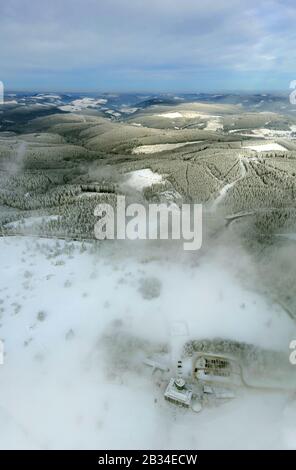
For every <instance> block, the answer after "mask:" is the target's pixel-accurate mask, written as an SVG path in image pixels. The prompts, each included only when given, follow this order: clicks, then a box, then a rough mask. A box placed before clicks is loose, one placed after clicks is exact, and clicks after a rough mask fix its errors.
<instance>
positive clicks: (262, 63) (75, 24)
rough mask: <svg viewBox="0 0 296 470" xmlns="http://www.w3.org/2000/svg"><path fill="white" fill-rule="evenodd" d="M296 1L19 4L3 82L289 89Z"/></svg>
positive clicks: (2, 55)
mask: <svg viewBox="0 0 296 470" xmlns="http://www.w3.org/2000/svg"><path fill="white" fill-rule="evenodd" d="M295 20H296V8H295V5H293V2H292V1H290V0H285V1H283V0H268V1H266V2H264V5H263V4H260V3H258V2H257V1H254V0H249V1H247V0H227V1H226V0H219V1H218V0H209V1H208V2H206V3H205V2H201V1H196V0H183V1H182V2H180V1H179V0H162V1H161V2H159V1H157V0H51V1H50V2H49V1H48V0H38V1H37V0H10V1H9V2H8V3H7V2H6V3H4V2H3V3H2V4H1V5H0V40H1V45H2V47H1V48H0V59H1V77H0V78H1V79H2V80H3V81H5V82H6V83H7V84H8V86H10V87H16V88H19V89H25V88H26V87H27V88H28V87H29V88H32V87H33V88H34V87H39V88H45V89H46V88H48V89H53V88H56V89H57V88H58V89H69V90H70V89H77V90H83V89H93V90H97V89H117V90H127V89H130V90H134V89H147V90H148V89H159V90H161V89H167V90H170V89H178V90H184V91H186V90H200V89H202V90H203V89H204V90H206V89H209V90H211V89H216V90H219V89H221V90H222V89H227V88H237V89H238V88H261V89H265V88H267V89H268V88H269V89H270V88H282V87H284V91H286V89H287V88H288V82H289V81H290V80H292V79H293V78H295V77H293V70H295V65H296V59H295V54H294V45H295V35H296V33H295V27H294V25H295Z"/></svg>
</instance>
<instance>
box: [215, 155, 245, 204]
mask: <svg viewBox="0 0 296 470" xmlns="http://www.w3.org/2000/svg"><path fill="white" fill-rule="evenodd" d="M244 162H245V159H244V157H239V160H238V163H239V165H240V169H241V176H240V177H239V178H238V179H236V180H235V181H232V183H227V184H225V186H223V188H222V189H221V190H220V192H219V195H218V196H217V198H216V199H215V200H214V201H213V203H212V205H211V207H210V212H215V211H216V209H217V207H218V206H219V205H220V204H221V202H222V201H223V200H224V199H225V196H226V194H227V193H228V191H229V190H230V189H231V188H233V186H234V185H235V184H237V183H238V182H239V181H241V180H242V179H243V178H244V177H245V175H246V173H247V170H246V167H245V165H244Z"/></svg>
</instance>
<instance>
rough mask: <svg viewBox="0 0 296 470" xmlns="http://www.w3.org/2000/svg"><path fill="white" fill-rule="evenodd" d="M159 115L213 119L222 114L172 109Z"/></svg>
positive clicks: (168, 117) (174, 117)
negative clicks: (215, 114)
mask: <svg viewBox="0 0 296 470" xmlns="http://www.w3.org/2000/svg"><path fill="white" fill-rule="evenodd" d="M156 116H157V117H163V118H167V119H178V118H185V119H194V118H201V119H212V118H219V117H220V116H214V115H212V114H205V113H200V112H197V111H182V112H179V111H172V112H169V113H161V114H156Z"/></svg>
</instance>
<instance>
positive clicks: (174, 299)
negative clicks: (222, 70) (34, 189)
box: [0, 237, 296, 449]
mask: <svg viewBox="0 0 296 470" xmlns="http://www.w3.org/2000/svg"><path fill="white" fill-rule="evenodd" d="M0 249H1V253H2V255H1V275H0V278H1V287H0V302H1V309H0V310H1V328H0V338H1V339H3V340H4V346H5V348H4V349H5V361H4V365H3V366H1V405H0V420H1V423H2V425H1V431H0V436H1V439H0V442H1V447H2V448H15V447H18V448H34V449H40V448H42V449H53V448H109V449H111V448H118V447H120V448H145V449H146V448H147V449H148V448H156V447H157V448H159V449H170V448H172V449H173V448H176V447H178V448H184V449H185V448H198V449H203V448H211V447H213V446H214V447H215V448H225V447H231V448H241V447H242V446H243V447H245V446H246V445H247V447H248V448H286V447H288V448H289V447H290V446H292V447H293V445H294V444H293V443H294V439H295V422H294V421H293V420H292V419H291V414H290V412H289V414H288V411H287V410H288V408H291V406H292V404H293V403H291V393H290V392H284V393H282V392H279V391H276V390H272V389H271V390H268V391H266V390H260V388H259V389H258V390H256V389H255V390H248V389H246V390H241V391H239V392H238V394H237V397H236V398H235V399H234V401H230V402H228V403H224V404H220V405H216V406H215V407H214V408H213V407H210V408H205V409H203V410H202V412H201V413H199V414H195V413H193V412H192V411H191V410H184V411H183V410H182V409H178V408H177V407H175V406H172V405H170V404H168V403H166V402H165V401H164V400H163V386H162V385H160V384H159V383H158V379H157V378H155V377H153V376H152V372H151V369H150V368H149V367H147V366H146V365H144V361H145V358H146V357H148V356H150V355H151V354H153V353H155V352H157V351H158V352H159V354H160V351H163V353H162V355H163V360H165V361H167V362H168V364H170V360H171V359H170V349H171V347H172V346H173V344H174V341H175V339H174V337H173V336H172V335H171V329H172V326H173V325H174V323H175V322H178V321H180V320H181V321H182V322H184V323H186V324H187V326H188V332H189V333H188V335H189V336H188V339H192V338H193V339H194V338H204V337H205V338H206V337H227V338H229V339H234V340H238V341H242V342H247V343H251V344H254V345H256V346H259V347H262V348H269V347H270V346H271V345H272V347H273V348H275V349H277V350H283V349H285V346H286V344H289V341H290V339H291V338H292V337H293V332H295V324H294V322H293V321H292V320H291V319H289V318H288V316H287V315H286V313H285V312H284V311H283V310H282V309H281V308H280V307H276V306H272V305H270V304H269V303H268V302H267V301H266V300H265V299H264V297H262V296H260V295H258V294H256V293H255V292H252V291H250V290H248V289H247V288H246V287H244V286H243V285H241V283H240V282H239V281H238V280H237V279H236V277H235V272H234V271H232V269H231V268H229V269H226V268H225V265H224V262H223V259H222V258H219V256H218V257H217V259H215V258H213V259H212V260H210V261H207V262H202V263H201V264H199V265H198V266H196V265H192V263H188V260H187V261H186V259H184V260H183V261H182V260H180V262H178V263H176V262H174V261H172V260H171V259H170V257H166V256H161V257H160V258H159V259H158V260H155V259H153V257H152V258H151V257H150V255H149V250H147V248H145V247H144V249H140V250H138V251H137V254H135V253H134V254H133V255H131V256H129V261H128V262H127V258H126V256H127V255H128V253H130V254H131V252H130V249H131V247H130V246H127V248H126V249H127V252H126V253H123V252H122V247H120V246H110V247H106V248H103V249H99V251H98V252H96V250H95V249H94V247H93V245H92V244H87V243H85V244H81V243H78V242H64V241H62V240H46V239H36V238H30V237H26V238H23V237H10V238H1V239H0ZM133 251H134V250H133ZM151 279H154V280H155V282H156V286H158V287H157V288H156V289H155V288H154V289H150V290H149V280H150V281H151ZM145 282H146V283H147V282H148V284H147V285H148V290H147V289H146V290H145V288H144V287H143V286H145ZM217 285H218V286H219V288H218V289H217V288H216V287H215V286H217ZM146 287H147V286H146ZM185 339H186V338H185ZM293 406H294V407H292V408H291V410H292V411H293V413H294V414H295V412H296V403H295V402H294V405H293ZM271 409H272V413H271V412H270V410H271ZM292 416H293V415H292ZM40 423H43V425H42V426H40ZM209 435H210V436H211V439H210V441H209V438H208V436H209ZM246 443H247V444H246Z"/></svg>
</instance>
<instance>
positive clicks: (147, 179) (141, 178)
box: [122, 168, 163, 191]
mask: <svg viewBox="0 0 296 470" xmlns="http://www.w3.org/2000/svg"><path fill="white" fill-rule="evenodd" d="M126 176H127V180H126V181H125V182H124V183H123V184H122V186H124V187H129V188H132V189H136V190H137V191H142V190H143V189H144V188H148V187H149V186H152V185H153V184H157V183H162V182H163V177H162V175H160V174H159V173H155V172H154V171H152V170H150V168H144V169H142V170H135V171H131V172H129V173H127V174H126Z"/></svg>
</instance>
